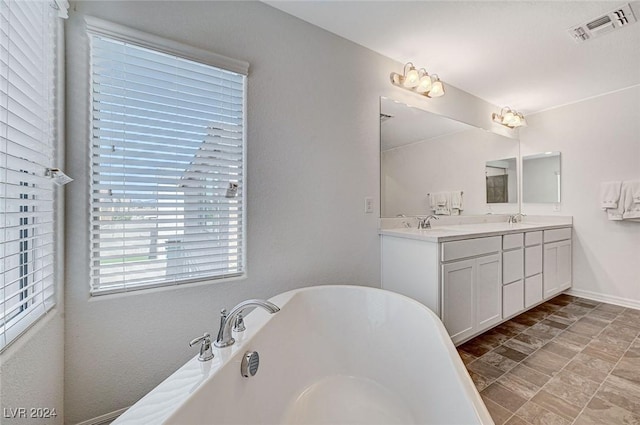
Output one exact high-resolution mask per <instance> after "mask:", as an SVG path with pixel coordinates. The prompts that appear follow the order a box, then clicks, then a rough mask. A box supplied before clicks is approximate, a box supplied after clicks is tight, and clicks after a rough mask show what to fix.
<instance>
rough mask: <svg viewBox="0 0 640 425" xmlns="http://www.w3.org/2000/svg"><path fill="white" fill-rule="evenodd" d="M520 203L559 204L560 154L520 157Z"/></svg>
mask: <svg viewBox="0 0 640 425" xmlns="http://www.w3.org/2000/svg"><path fill="white" fill-rule="evenodd" d="M522 202H526V203H532V204H557V203H560V152H544V153H539V154H535V155H526V156H523V157H522Z"/></svg>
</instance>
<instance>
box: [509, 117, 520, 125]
mask: <svg viewBox="0 0 640 425" xmlns="http://www.w3.org/2000/svg"><path fill="white" fill-rule="evenodd" d="M509 125H510V126H511V127H520V126H521V125H522V120H521V119H520V116H519V115H518V114H515V115H514V116H513V119H512V120H511V122H510V123H509Z"/></svg>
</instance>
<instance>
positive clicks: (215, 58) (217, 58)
mask: <svg viewBox="0 0 640 425" xmlns="http://www.w3.org/2000/svg"><path fill="white" fill-rule="evenodd" d="M85 24H86V34H87V39H88V41H87V42H88V43H89V54H88V61H89V68H88V71H89V75H88V77H89V85H88V88H89V91H90V99H89V121H90V123H92V122H93V113H92V107H93V90H92V82H91V77H90V76H91V74H92V71H91V69H92V54H91V50H90V49H91V47H90V40H91V38H92V36H94V35H96V36H102V37H106V38H110V39H114V40H117V41H120V42H123V43H127V44H131V45H135V46H138V47H142V48H145V49H150V50H153V51H157V52H160V53H164V54H167V55H172V56H176V57H179V58H182V59H186V60H189V61H193V62H197V63H201V64H204V65H209V66H212V67H216V68H220V69H222V70H225V71H230V72H233V73H236V74H240V75H242V76H243V78H242V111H243V114H242V127H243V131H242V155H241V157H242V168H241V173H242V176H241V181H242V186H243V190H242V195H241V196H242V197H241V203H242V209H241V221H242V224H241V226H240V227H241V230H240V234H241V238H240V239H241V241H240V243H239V247H240V249H241V252H242V255H241V259H240V261H239V263H240V268H241V270H240V271H239V272H238V273H236V274H231V275H226V276H219V277H218V276H202V277H194V278H185V279H181V280H177V281H173V280H172V281H164V282H159V283H149V284H141V285H135V286H132V287H127V286H126V285H123V286H122V287H117V288H98V289H96V288H94V284H93V279H94V276H93V272H92V270H93V268H92V267H89V272H90V276H89V278H90V279H89V280H90V285H89V294H90V296H91V297H99V296H102V295H109V294H127V293H139V292H140V291H142V292H144V291H146V290H152V289H157V288H171V287H173V288H177V287H183V286H184V285H188V284H194V283H203V282H207V283H216V282H228V281H232V280H239V279H244V278H246V274H247V267H246V264H247V250H246V246H247V232H246V226H247V220H246V218H247V213H246V211H247V195H246V194H247V190H246V186H247V77H248V74H249V63H248V62H245V61H242V60H237V59H232V58H228V57H226V56H222V55H219V54H216V53H213V52H210V51H208V50H205V49H200V48H196V47H193V46H189V45H186V44H183V43H180V42H177V41H173V40H169V39H166V38H163V37H159V36H156V35H153V34H149V33H145V32H142V31H139V30H135V29H132V28H129V27H126V26H123V25H120V24H116V23H113V22H110V21H106V20H102V19H99V18H95V17H92V16H86V17H85ZM91 132H92V130H91V129H90V137H92V136H91ZM89 143H92V142H91V141H90V142H89ZM92 151H93V150H92V148H90V149H89V152H92ZM92 155H93V154H92V153H90V156H91V157H92ZM88 168H89V171H88V172H89V176H88V177H89V178H88V188H87V190H88V192H89V193H88V195H89V197H88V203H89V205H88V211H89V214H88V221H89V229H90V230H89V232H88V235H87V236H88V238H89V240H88V241H87V244H88V245H87V246H89V247H90V246H91V243H92V239H91V238H92V235H93V231H92V230H91V227H92V215H91V212H90V210H91V205H92V202H93V201H92V197H93V195H92V187H93V177H92V175H93V171H92V166H91V164H90V165H89V167H88ZM89 261H93V259H92V258H91V257H90V258H89Z"/></svg>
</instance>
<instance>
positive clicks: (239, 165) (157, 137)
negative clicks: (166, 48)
mask: <svg viewBox="0 0 640 425" xmlns="http://www.w3.org/2000/svg"><path fill="white" fill-rule="evenodd" d="M90 38H91V62H92V67H91V69H92V93H91V96H92V184H91V259H92V289H91V292H92V294H93V295H97V294H103V293H111V292H122V291H130V290H136V289H141V288H147V287H151V286H164V285H175V284H179V283H184V282H188V281H192V280H203V279H210V278H225V277H232V276H238V275H241V274H242V273H243V264H244V234H243V224H244V205H243V198H244V175H243V170H244V162H243V159H244V99H245V95H244V92H245V76H244V75H242V74H238V73H235V72H230V71H226V70H223V69H220V68H216V67H213V66H210V65H206V64H203V63H199V62H195V61H192V60H187V59H184V58H181V57H178V56H175V55H172V54H165V53H162V52H159V51H156V50H152V49H148V48H146V47H140V46H138V45H134V44H131V43H129V42H127V41H123V40H121V39H114V38H111V37H107V36H104V35H102V34H93V33H90Z"/></svg>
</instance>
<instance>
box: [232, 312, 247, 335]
mask: <svg viewBox="0 0 640 425" xmlns="http://www.w3.org/2000/svg"><path fill="white" fill-rule="evenodd" d="M246 330H247V328H246V326H245V325H244V318H243V317H242V314H238V315H237V316H236V318H235V320H234V321H233V331H234V332H244V331H246Z"/></svg>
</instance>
